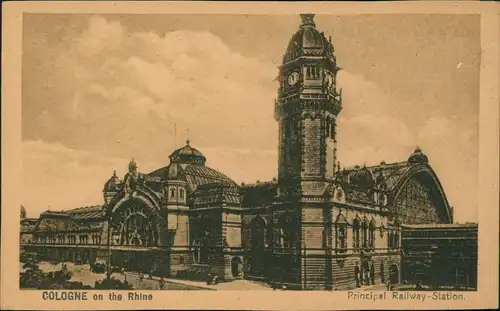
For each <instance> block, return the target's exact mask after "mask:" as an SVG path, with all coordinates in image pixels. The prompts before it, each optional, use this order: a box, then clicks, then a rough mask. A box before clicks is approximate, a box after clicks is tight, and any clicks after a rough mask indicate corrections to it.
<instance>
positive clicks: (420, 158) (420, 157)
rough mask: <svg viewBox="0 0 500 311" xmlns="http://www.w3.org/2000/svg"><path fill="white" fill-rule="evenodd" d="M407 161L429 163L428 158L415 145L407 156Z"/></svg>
mask: <svg viewBox="0 0 500 311" xmlns="http://www.w3.org/2000/svg"><path fill="white" fill-rule="evenodd" d="M408 162H412V163H429V158H427V156H426V155H425V153H423V152H422V149H420V148H419V147H417V148H416V149H415V151H413V153H412V154H411V155H410V157H409V158H408Z"/></svg>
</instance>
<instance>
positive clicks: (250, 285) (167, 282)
mask: <svg viewBox="0 0 500 311" xmlns="http://www.w3.org/2000/svg"><path fill="white" fill-rule="evenodd" d="M62 265H63V263H58V264H52V263H49V262H40V263H39V264H38V267H39V268H40V270H42V271H43V272H46V273H47V272H54V271H59V270H61V269H62ZM22 266H23V264H22V263H21V267H20V271H21V272H22V271H23V270H24V269H23V268H22ZM66 267H67V269H68V271H70V272H71V273H72V277H71V281H74V282H82V283H83V284H84V285H90V286H92V287H94V285H95V282H96V281H102V280H104V279H105V278H106V274H105V273H94V272H92V271H90V266H89V265H88V264H85V265H75V264H74V263H72V262H66ZM148 276H149V275H148V274H145V275H144V278H143V279H142V280H141V278H140V277H139V274H138V273H137V272H131V271H126V272H124V273H123V274H122V273H113V274H112V275H111V278H115V279H118V280H121V281H125V280H127V282H128V283H129V284H131V285H132V286H133V288H134V289H143V290H160V278H159V277H153V279H152V280H150V279H148ZM163 280H164V287H163V290H272V289H271V288H270V287H269V285H267V284H264V283H261V282H253V281H249V280H235V281H232V282H227V283H219V284H217V285H207V284H206V282H201V281H190V280H181V279H172V278H164V279H163Z"/></svg>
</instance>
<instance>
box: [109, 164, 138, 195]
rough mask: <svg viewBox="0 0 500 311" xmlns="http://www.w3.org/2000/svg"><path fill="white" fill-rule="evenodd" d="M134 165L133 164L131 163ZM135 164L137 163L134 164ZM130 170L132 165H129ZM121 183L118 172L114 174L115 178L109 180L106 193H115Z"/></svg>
mask: <svg viewBox="0 0 500 311" xmlns="http://www.w3.org/2000/svg"><path fill="white" fill-rule="evenodd" d="M130 163H132V162H130ZM134 163H135V162H134ZM129 169H130V165H129ZM120 183H121V181H120V179H119V178H118V176H116V171H114V172H113V176H111V178H109V179H108V181H107V182H106V183H105V184H104V190H103V191H104V192H113V191H116V187H117V186H118V185H119V184H120Z"/></svg>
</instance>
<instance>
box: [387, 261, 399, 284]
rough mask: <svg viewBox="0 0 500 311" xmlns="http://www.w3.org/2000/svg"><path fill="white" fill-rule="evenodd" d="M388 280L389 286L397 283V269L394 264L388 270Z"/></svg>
mask: <svg viewBox="0 0 500 311" xmlns="http://www.w3.org/2000/svg"><path fill="white" fill-rule="evenodd" d="M389 280H390V282H391V284H398V283H399V267H398V265H396V264H393V265H391V267H390V268H389Z"/></svg>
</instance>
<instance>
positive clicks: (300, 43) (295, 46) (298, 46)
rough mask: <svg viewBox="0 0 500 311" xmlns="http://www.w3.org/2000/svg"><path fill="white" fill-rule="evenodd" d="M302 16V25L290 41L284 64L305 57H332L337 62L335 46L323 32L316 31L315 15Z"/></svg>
mask: <svg viewBox="0 0 500 311" xmlns="http://www.w3.org/2000/svg"><path fill="white" fill-rule="evenodd" d="M300 16H301V18H302V24H301V25H300V29H299V30H298V31H297V32H296V33H295V34H294V35H293V36H292V38H291V39H290V43H288V48H287V49H286V52H285V55H284V56H283V63H287V62H289V61H291V60H293V59H295V58H298V57H300V56H303V55H311V56H330V57H331V58H332V59H333V60H335V56H334V55H333V51H334V49H333V45H332V43H331V41H329V40H328V39H326V37H325V35H324V33H323V32H319V31H318V30H317V29H316V24H315V23H314V14H301V15H300Z"/></svg>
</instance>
